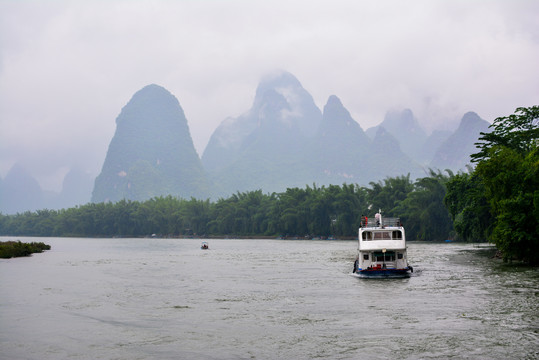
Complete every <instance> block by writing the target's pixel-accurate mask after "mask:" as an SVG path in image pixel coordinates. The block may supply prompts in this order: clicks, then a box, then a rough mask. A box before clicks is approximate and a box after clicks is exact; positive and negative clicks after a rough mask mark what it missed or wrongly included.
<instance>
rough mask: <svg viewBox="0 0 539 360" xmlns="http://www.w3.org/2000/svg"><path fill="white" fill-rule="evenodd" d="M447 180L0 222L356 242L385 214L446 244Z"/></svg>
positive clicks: (401, 180)
mask: <svg viewBox="0 0 539 360" xmlns="http://www.w3.org/2000/svg"><path fill="white" fill-rule="evenodd" d="M447 178H448V177H446V176H443V175H441V174H436V173H434V172H432V173H431V174H430V176H429V177H426V178H423V179H418V180H417V181H416V182H415V183H412V182H411V181H410V177H409V176H402V177H397V178H387V179H385V180H384V181H383V182H378V183H371V188H365V187H361V186H358V185H355V184H343V185H342V186H338V185H328V186H322V187H318V186H316V185H315V184H313V185H312V186H306V187H305V188H304V189H301V188H289V189H287V190H286V191H285V192H283V193H273V194H264V193H262V191H261V190H257V191H251V192H243V193H240V192H238V193H236V194H233V195H232V196H230V197H229V198H226V199H219V200H217V201H216V202H210V201H209V200H198V199H195V198H191V199H190V200H185V199H181V198H176V197H172V196H167V197H155V198H152V199H150V200H147V201H144V202H138V201H130V200H121V201H119V202H117V203H110V202H108V203H90V204H86V205H83V206H80V207H75V208H71V209H64V210H60V211H53V210H40V211H37V212H35V213H32V212H27V213H24V214H17V215H10V216H6V215H0V234H3V235H32V236H95V237H105V236H148V235H151V234H156V235H161V236H204V235H211V236H252V237H255V236H287V237H300V238H306V237H307V238H310V237H330V236H335V237H355V236H357V229H358V227H359V224H360V221H361V216H362V215H371V216H372V215H373V214H374V213H375V212H376V211H377V210H378V209H379V208H380V209H382V210H383V213H384V214H385V215H386V216H400V217H402V218H404V219H406V220H407V222H408V223H409V225H410V229H407V234H408V238H409V239H412V240H413V239H423V240H443V239H446V238H447V235H448V233H449V232H450V231H451V230H452V228H451V225H450V221H449V223H448V219H449V214H448V212H447V210H446V209H445V208H444V206H443V202H442V199H443V197H444V195H445V183H446V181H447ZM423 222H426V223H427V224H422V223H423Z"/></svg>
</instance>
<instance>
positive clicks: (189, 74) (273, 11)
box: [0, 0, 539, 191]
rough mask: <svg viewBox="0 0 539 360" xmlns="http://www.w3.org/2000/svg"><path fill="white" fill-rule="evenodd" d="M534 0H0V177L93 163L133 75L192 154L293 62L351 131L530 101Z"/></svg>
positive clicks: (42, 175)
mask: <svg viewBox="0 0 539 360" xmlns="http://www.w3.org/2000/svg"><path fill="white" fill-rule="evenodd" d="M538 18H539V1H535V0H530V1H518V0H517V1H515V0H511V1H505V0H503V1H501V0H500V1H479V0H478V1H468V0H466V1H454V0H451V1H436V0H427V1H402V0H397V1H383V0H373V1H359V0H350V1H341V0H331V1H313V0H305V1H294V0H282V1H281V0H271V1H256V0H245V1H225V0H220V1H218V0H213V1H211V0H205V1H195V0H192V1H172V0H170V1H115V0H110V1H105V0H102V1H24V0H21V1H15V0H13V1H11V0H10V1H6V0H0V177H2V178H4V177H5V176H6V174H7V172H8V171H9V169H10V168H11V166H12V165H13V164H15V163H16V162H19V163H20V164H21V165H23V166H24V167H25V168H26V169H27V170H28V171H30V173H31V174H33V175H34V176H35V177H36V178H37V179H38V180H39V182H40V184H41V186H42V187H43V188H44V189H49V190H57V191H58V190H60V187H61V179H62V177H63V175H64V174H65V173H66V172H67V171H68V169H69V168H71V167H73V166H78V167H79V168H81V169H82V170H84V171H87V172H90V173H91V174H92V175H94V176H96V175H97V174H98V173H99V171H100V170H101V166H102V164H103V161H104V159H105V154H106V151H107V148H108V145H109V143H110V140H111V139H112V136H113V135H114V131H115V126H116V125H115V119H116V117H117V116H118V114H119V113H120V111H121V109H122V107H123V106H124V105H125V104H126V103H127V102H128V101H129V99H130V98H131V96H132V95H133V94H134V93H135V92H136V91H138V90H139V89H141V88H142V87H143V86H145V85H147V84H151V83H155V84H159V85H161V86H164V87H165V88H166V89H168V90H169V91H170V92H171V93H172V94H174V95H175V96H176V97H177V98H178V100H179V102H180V104H181V106H182V108H183V110H184V112H185V114H186V117H187V120H188V123H189V127H190V130H191V135H192V137H193V141H194V143H195V147H196V149H197V151H198V153H199V155H202V152H203V151H204V148H205V146H206V144H207V142H208V140H209V137H210V136H211V133H212V132H213V131H214V130H215V128H216V127H217V126H218V125H219V123H220V122H221V121H222V120H223V119H224V118H225V117H228V116H238V115H240V114H242V113H243V112H245V111H246V110H248V109H249V108H250V106H251V104H252V101H253V98H254V93H255V89H256V86H257V84H258V82H259V80H260V79H261V78H262V77H263V76H264V74H266V73H268V72H270V71H272V70H274V69H283V70H287V71H289V72H291V73H292V74H294V75H295V76H296V77H297V78H298V80H299V81H300V82H301V83H302V85H303V87H304V88H305V89H306V90H307V91H309V92H310V93H311V94H312V95H313V97H314V100H315V102H316V104H317V105H318V106H319V107H320V108H321V109H322V108H323V106H324V105H325V103H326V101H327V99H328V97H329V96H330V95H332V94H334V95H337V96H338V97H339V98H340V99H341V101H342V102H343V104H344V106H345V107H346V108H347V109H348V110H349V111H350V112H351V114H352V117H353V118H354V119H355V120H356V121H357V122H358V123H359V124H360V125H361V126H362V128H363V129H364V130H366V129H367V128H369V127H371V126H374V125H377V124H378V123H380V122H381V121H382V120H383V117H384V114H385V113H386V111H387V110H389V109H399V108H405V107H406V108H410V109H411V110H412V111H413V112H414V114H415V115H416V117H417V118H418V119H419V121H420V122H421V123H422V124H423V125H424V126H425V128H426V129H427V130H431V129H432V128H434V127H437V126H442V127H446V128H447V127H451V126H454V121H455V119H457V120H460V118H461V117H462V115H463V114H464V113H465V112H467V111H475V112H477V113H478V114H479V116H481V117H482V118H483V119H485V120H488V121H490V122H492V120H493V119H494V118H496V117H498V116H505V115H509V114H512V113H513V112H514V110H515V108H516V107H519V106H532V105H537V104H538V103H539V66H538V65H537V64H538V63H539V21H537V19H538Z"/></svg>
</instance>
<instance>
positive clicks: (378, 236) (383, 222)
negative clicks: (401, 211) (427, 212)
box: [358, 214, 406, 250]
mask: <svg viewBox="0 0 539 360" xmlns="http://www.w3.org/2000/svg"><path fill="white" fill-rule="evenodd" d="M358 235H359V238H358V240H359V242H358V243H359V244H358V246H359V249H360V250H376V249H395V250H397V249H405V248H406V240H405V234H404V228H403V226H402V223H401V220H400V218H392V217H387V218H386V217H382V216H381V215H379V214H376V216H375V217H373V218H368V217H366V216H364V217H362V219H361V226H360V228H359V234H358Z"/></svg>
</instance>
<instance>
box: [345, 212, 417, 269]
mask: <svg viewBox="0 0 539 360" xmlns="http://www.w3.org/2000/svg"><path fill="white" fill-rule="evenodd" d="M357 249H358V254H357V258H356V261H355V263H354V270H353V273H354V274H355V275H357V276H361V277H406V276H409V275H410V273H411V272H413V271H414V270H413V268H412V266H410V265H408V258H407V254H406V236H405V233H404V227H403V226H402V223H401V221H400V219H399V218H383V217H382V212H381V211H379V212H378V213H377V214H376V215H375V217H374V218H368V217H366V216H363V217H362V219H361V226H360V228H359V234H358V248H357Z"/></svg>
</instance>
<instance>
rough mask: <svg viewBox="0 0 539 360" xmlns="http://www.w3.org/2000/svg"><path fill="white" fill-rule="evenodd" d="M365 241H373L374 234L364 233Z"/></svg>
mask: <svg viewBox="0 0 539 360" xmlns="http://www.w3.org/2000/svg"><path fill="white" fill-rule="evenodd" d="M363 240H372V232H370V231H364V232H363Z"/></svg>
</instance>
